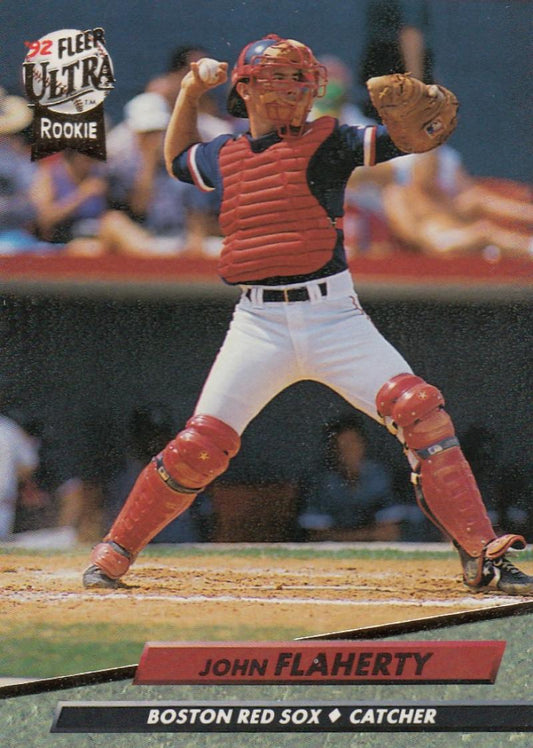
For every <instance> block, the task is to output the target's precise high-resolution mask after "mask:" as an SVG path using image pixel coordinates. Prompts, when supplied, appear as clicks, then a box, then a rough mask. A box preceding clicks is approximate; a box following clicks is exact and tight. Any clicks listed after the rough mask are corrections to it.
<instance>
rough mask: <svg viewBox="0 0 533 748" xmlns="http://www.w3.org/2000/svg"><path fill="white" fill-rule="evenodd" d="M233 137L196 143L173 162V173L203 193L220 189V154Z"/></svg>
mask: <svg viewBox="0 0 533 748" xmlns="http://www.w3.org/2000/svg"><path fill="white" fill-rule="evenodd" d="M230 138H231V135H220V136H219V137H218V138H215V139H214V140H211V141H209V142H208V143H194V145H192V146H190V148H187V149H186V150H184V151H182V153H180V154H179V155H178V156H176V158H175V159H174V161H173V162H172V173H173V174H174V176H175V177H176V179H179V180H180V181H181V182H188V183H189V184H194V185H195V186H196V187H198V189H200V190H202V192H212V191H214V190H216V189H217V188H218V187H220V181H221V180H220V171H219V167H218V153H219V151H220V149H221V148H222V146H223V145H224V143H225V142H226V141H227V140H229V139H230Z"/></svg>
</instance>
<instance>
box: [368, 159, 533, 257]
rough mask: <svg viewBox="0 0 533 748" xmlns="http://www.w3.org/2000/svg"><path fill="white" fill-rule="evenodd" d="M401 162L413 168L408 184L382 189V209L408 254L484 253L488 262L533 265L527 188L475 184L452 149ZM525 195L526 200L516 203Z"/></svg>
mask: <svg viewBox="0 0 533 748" xmlns="http://www.w3.org/2000/svg"><path fill="white" fill-rule="evenodd" d="M400 161H404V162H405V163H407V164H408V165H409V166H410V174H409V177H408V181H407V183H404V184H398V183H391V184H388V185H386V186H384V188H383V208H384V212H385V216H386V219H387V221H388V224H389V227H390V229H391V230H392V232H393V234H394V236H395V237H396V238H397V239H398V240H399V241H400V242H402V243H403V244H404V245H406V246H407V247H408V248H409V247H411V248H413V249H415V250H417V251H419V252H421V253H423V254H427V255H430V256H454V255H457V254H469V253H482V254H483V256H485V258H486V259H487V260H489V261H496V260H498V259H499V258H500V257H501V256H511V257H519V258H525V259H527V258H529V259H533V207H532V205H531V194H532V192H531V190H530V189H529V188H528V187H526V186H525V185H523V186H520V185H517V184H513V183H511V182H505V181H503V180H492V181H489V180H486V181H485V180H476V179H475V178H473V177H471V176H470V175H468V174H467V172H466V171H465V169H464V168H463V166H462V164H461V158H460V156H459V154H458V153H457V152H456V151H455V150H454V149H452V148H450V147H449V146H441V147H440V148H437V149H435V150H433V151H430V152H429V153H421V154H416V155H415V154H413V155H411V156H406V157H404V158H402V159H400ZM498 186H499V189H498ZM520 187H522V190H521V192H520ZM502 192H503V193H504V194H502ZM505 193H507V194H505ZM521 193H523V199H517V195H518V194H521ZM528 193H529V198H528V199H527V195H528Z"/></svg>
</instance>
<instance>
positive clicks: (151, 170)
mask: <svg viewBox="0 0 533 748" xmlns="http://www.w3.org/2000/svg"><path fill="white" fill-rule="evenodd" d="M124 113H125V118H124V122H123V123H120V124H119V125H117V128H118V129H119V132H120V133H124V131H125V129H126V130H127V131H128V133H129V136H128V138H126V139H123V138H120V139H119V141H118V144H117V141H116V139H115V138H114V137H113V131H111V133H110V137H109V141H108V164H109V183H110V199H111V203H112V205H113V207H115V208H116V209H117V210H115V211H114V212H113V213H112V214H111V215H110V216H108V217H107V219H106V221H105V223H104V224H103V225H102V233H101V239H102V241H103V242H104V244H106V246H107V247H108V248H109V249H110V251H113V252H118V253H125V254H135V255H141V256H156V255H160V256H161V255H163V256H172V255H178V254H182V253H184V252H186V253H188V254H195V255H200V254H203V253H204V251H205V249H206V246H205V245H207V244H209V241H210V239H211V238H214V241H215V243H216V241H217V238H218V234H219V229H218V223H217V220H216V207H217V206H216V203H215V199H214V198H213V196H212V195H211V194H210V193H200V192H199V191H198V190H196V189H195V188H194V187H193V186H192V185H188V184H184V183H183V182H178V181H177V180H175V179H172V178H171V177H170V176H169V175H168V173H167V171H166V168H165V165H164V161H163V139H164V133H165V130H166V127H167V125H168V122H169V119H170V110H169V107H168V105H167V103H166V101H165V99H164V98H163V97H162V96H161V95H160V94H158V93H142V94H139V95H138V96H136V97H135V98H133V99H132V100H131V101H130V102H128V104H127V105H126V107H125V109H124ZM124 143H129V146H128V147H126V148H125V147H124ZM119 211H120V212H119ZM218 241H219V240H218Z"/></svg>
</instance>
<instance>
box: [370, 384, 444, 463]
mask: <svg viewBox="0 0 533 748" xmlns="http://www.w3.org/2000/svg"><path fill="white" fill-rule="evenodd" d="M376 406H377V410H378V414H379V416H380V417H381V418H382V419H383V420H384V421H387V420H389V429H390V430H391V431H393V432H394V433H398V432H399V430H400V429H401V436H402V439H403V441H404V443H405V445H406V447H407V448H408V449H410V450H412V451H414V452H416V453H417V454H418V456H419V457H420V458H421V459H424V458H425V457H429V456H430V455H431V454H434V453H435V452H438V451H441V450H442V449H444V448H448V447H451V446H457V444H458V442H457V440H456V439H455V429H454V427H453V423H452V420H451V418H450V416H449V415H448V413H446V411H445V410H444V397H443V396H442V393H441V391H440V390H438V389H437V387H434V386H433V385H432V384H428V383H427V382H425V381H424V380H423V379H421V378H420V377H417V376H415V375H414V374H399V375H398V376H396V377H393V378H392V379H391V380H390V381H389V382H387V383H386V384H385V385H384V386H383V387H382V388H381V389H380V391H379V392H378V394H377V397H376ZM391 421H392V423H390V422H391Z"/></svg>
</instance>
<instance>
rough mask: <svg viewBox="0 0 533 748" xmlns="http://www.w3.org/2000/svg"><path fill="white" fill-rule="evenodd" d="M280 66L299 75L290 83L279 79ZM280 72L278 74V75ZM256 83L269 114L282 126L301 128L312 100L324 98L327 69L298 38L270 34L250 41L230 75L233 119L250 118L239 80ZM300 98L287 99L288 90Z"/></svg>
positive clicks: (290, 97) (229, 106) (229, 100)
mask: <svg viewBox="0 0 533 748" xmlns="http://www.w3.org/2000/svg"><path fill="white" fill-rule="evenodd" d="M281 67H285V68H286V67H292V68H294V70H295V71H297V75H295V76H294V77H293V78H291V80H290V81H288V82H287V81H282V80H278V78H279V70H280V68H281ZM276 71H278V75H277V74H276ZM251 80H254V81H255V83H256V85H257V89H258V91H259V94H260V98H261V101H262V103H263V105H264V107H265V111H266V114H267V115H268V117H269V118H270V119H272V120H273V121H274V122H276V123H277V124H278V126H280V127H288V126H289V125H290V126H292V127H301V126H302V125H303V123H304V122H305V118H306V117H307V114H308V113H309V110H310V109H311V106H312V103H313V99H315V98H319V97H321V96H323V95H324V93H325V90H326V83H327V73H326V68H325V67H324V66H323V65H321V64H320V63H319V62H318V61H317V60H316V59H315V57H314V55H313V53H312V51H311V50H310V49H309V47H307V46H306V45H305V44H302V43H301V42H298V41H296V40H295V39H282V38H281V37H279V36H277V35H276V34H269V35H268V36H266V37H264V38H263V39H259V40H258V41H255V42H250V44H247V45H246V47H244V49H243V50H242V51H241V53H240V55H239V58H238V60H237V62H236V64H235V67H234V68H233V70H232V73H231V82H232V88H231V91H230V93H229V96H228V101H227V109H228V112H229V113H230V114H231V115H233V116H234V117H247V116H248V113H247V111H246V106H245V103H244V101H243V99H242V98H241V96H240V94H239V93H238V91H237V84H238V83H239V82H240V81H243V82H246V83H248V82H249V81H251ZM289 88H290V89H291V90H292V92H293V94H294V89H295V88H296V90H297V95H296V96H294V95H291V96H287V91H288V89H289Z"/></svg>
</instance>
